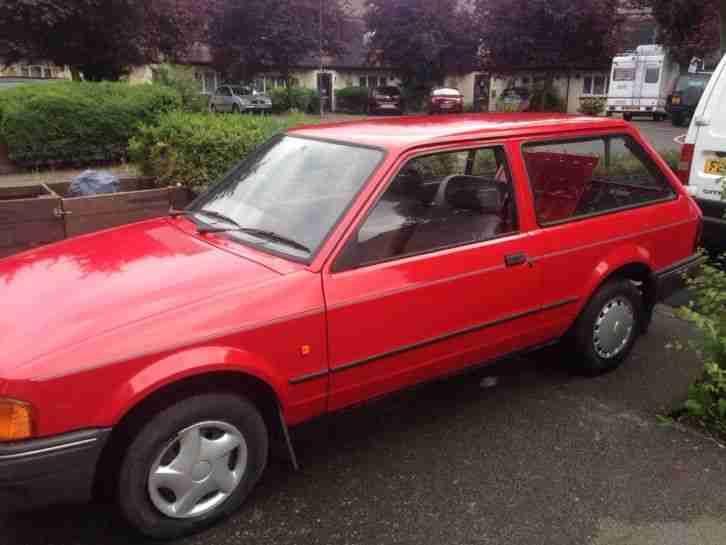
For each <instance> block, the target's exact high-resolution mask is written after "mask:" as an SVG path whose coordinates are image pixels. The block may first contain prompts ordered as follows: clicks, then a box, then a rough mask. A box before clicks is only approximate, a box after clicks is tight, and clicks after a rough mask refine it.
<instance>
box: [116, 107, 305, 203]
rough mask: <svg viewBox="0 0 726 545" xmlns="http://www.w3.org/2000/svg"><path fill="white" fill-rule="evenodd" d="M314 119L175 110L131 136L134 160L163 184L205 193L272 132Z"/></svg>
mask: <svg viewBox="0 0 726 545" xmlns="http://www.w3.org/2000/svg"><path fill="white" fill-rule="evenodd" d="M303 122H309V120H306V118H305V117H304V116H302V115H292V116H284V117H277V116H267V117H264V116H247V115H206V114H192V113H185V112H172V113H169V114H165V115H163V116H162V117H161V118H160V119H159V121H158V123H157V124H152V125H146V126H144V127H142V128H141V129H140V131H139V134H138V135H137V136H135V137H134V138H132V139H131V142H130V145H129V152H130V155H131V160H132V161H133V162H134V163H136V164H137V166H138V167H139V169H140V170H141V172H142V173H143V174H144V175H146V176H152V177H154V178H156V180H157V183H158V184H159V185H161V186H164V185H171V184H177V183H179V184H182V185H184V186H187V187H189V188H191V189H193V190H195V191H200V190H203V189H205V188H206V187H208V186H209V185H210V184H212V183H214V182H216V181H218V180H220V179H221V177H222V176H223V175H224V174H225V173H226V172H227V171H228V170H229V169H230V168H232V167H233V166H234V165H235V163H237V162H238V161H240V160H241V159H243V158H244V157H245V156H246V155H247V154H249V153H250V152H251V151H252V150H253V149H255V148H256V147H257V146H258V145H260V144H261V143H263V142H264V141H265V140H267V139H268V138H269V137H270V136H272V135H273V134H275V133H277V132H280V131H282V130H285V129H287V128H289V127H292V126H295V125H299V124H301V123H303Z"/></svg>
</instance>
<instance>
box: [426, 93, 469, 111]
mask: <svg viewBox="0 0 726 545" xmlns="http://www.w3.org/2000/svg"><path fill="white" fill-rule="evenodd" d="M428 112H429V114H460V113H463V112H464V95H462V94H461V92H460V91H459V90H458V89H448V88H440V89H433V90H432V91H431V94H429V100H428Z"/></svg>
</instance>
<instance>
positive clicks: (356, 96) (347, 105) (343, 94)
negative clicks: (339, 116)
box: [335, 87, 368, 114]
mask: <svg viewBox="0 0 726 545" xmlns="http://www.w3.org/2000/svg"><path fill="white" fill-rule="evenodd" d="M335 104H336V106H335V107H336V110H338V111H343V112H348V113H351V114H363V113H365V112H366V110H367V109H368V87H345V88H343V89H338V90H337V91H335Z"/></svg>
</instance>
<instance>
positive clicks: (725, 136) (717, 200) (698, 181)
mask: <svg viewBox="0 0 726 545" xmlns="http://www.w3.org/2000/svg"><path fill="white" fill-rule="evenodd" d="M678 175H679V176H680V177H681V180H682V181H683V183H684V184H686V185H687V186H688V189H689V192H690V193H691V195H692V196H693V197H694V198H695V199H696V202H697V203H698V205H699V206H700V207H701V210H702V211H703V242H704V246H706V248H708V249H709V250H713V251H715V252H726V199H724V189H726V185H724V179H725V178H726V56H725V57H724V58H723V59H721V62H720V63H719V65H718V68H716V71H715V72H714V73H713V75H712V76H711V80H710V81H709V82H708V85H706V89H705V90H704V92H703V95H701V100H700V101H699V102H698V106H697V107H696V111H695V112H694V114H693V119H692V120H691V126H690V127H689V129H688V134H687V135H686V139H685V142H684V144H683V148H682V150H681V164H680V168H679V172H678Z"/></svg>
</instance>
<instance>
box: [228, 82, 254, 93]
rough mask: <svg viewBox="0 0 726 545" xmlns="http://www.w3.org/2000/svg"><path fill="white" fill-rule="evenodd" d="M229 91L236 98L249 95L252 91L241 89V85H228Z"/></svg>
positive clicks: (245, 88) (246, 88)
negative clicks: (236, 96)
mask: <svg viewBox="0 0 726 545" xmlns="http://www.w3.org/2000/svg"><path fill="white" fill-rule="evenodd" d="M230 89H232V91H233V92H234V94H235V95H238V96H245V95H251V94H252V89H250V88H249V87H242V86H241V85H230Z"/></svg>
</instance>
